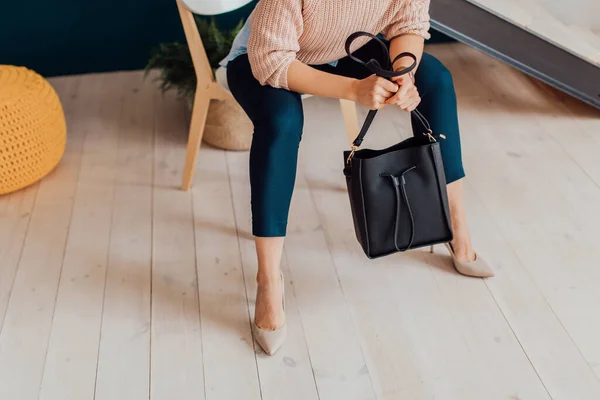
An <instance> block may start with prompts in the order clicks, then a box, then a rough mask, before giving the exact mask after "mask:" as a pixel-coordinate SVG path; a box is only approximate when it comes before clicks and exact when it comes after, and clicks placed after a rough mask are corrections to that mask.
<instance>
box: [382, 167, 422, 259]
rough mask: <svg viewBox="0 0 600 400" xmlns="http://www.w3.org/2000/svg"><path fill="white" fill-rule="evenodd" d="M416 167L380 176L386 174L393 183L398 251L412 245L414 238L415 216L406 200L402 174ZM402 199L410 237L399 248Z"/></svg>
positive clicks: (395, 233)
mask: <svg viewBox="0 0 600 400" xmlns="http://www.w3.org/2000/svg"><path fill="white" fill-rule="evenodd" d="M415 168H417V167H416V166H415V165H413V166H412V167H410V168H408V169H407V170H405V171H404V172H403V173H402V174H400V176H396V175H392V174H382V175H381V176H387V177H389V178H391V179H392V182H393V184H394V190H395V192H396V221H395V223H394V247H396V250H398V251H407V250H410V248H411V247H412V245H413V242H414V240H415V218H414V216H413V212H412V208H411V207H410V201H408V193H407V192H406V178H405V177H404V175H406V174H407V173H409V172H410V171H412V170H413V169H415ZM402 200H404V203H405V204H406V209H407V211H408V217H409V219H410V239H409V240H408V245H407V246H406V247H405V248H404V249H401V248H400V246H398V232H399V231H400V215H401V211H402Z"/></svg>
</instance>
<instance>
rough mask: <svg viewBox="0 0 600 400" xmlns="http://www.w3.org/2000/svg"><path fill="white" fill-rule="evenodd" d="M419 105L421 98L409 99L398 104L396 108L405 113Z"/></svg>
mask: <svg viewBox="0 0 600 400" xmlns="http://www.w3.org/2000/svg"><path fill="white" fill-rule="evenodd" d="M419 103H421V97H419V96H415V97H411V98H410V99H409V100H408V101H406V102H403V103H401V104H398V107H400V108H401V109H403V110H405V111H413V110H414V109H415V108H417V106H418V105H419Z"/></svg>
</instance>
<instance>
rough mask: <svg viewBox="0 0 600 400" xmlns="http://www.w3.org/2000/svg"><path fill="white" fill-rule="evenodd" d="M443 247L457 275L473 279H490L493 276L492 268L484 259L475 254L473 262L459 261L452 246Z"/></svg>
mask: <svg viewBox="0 0 600 400" xmlns="http://www.w3.org/2000/svg"><path fill="white" fill-rule="evenodd" d="M445 245H446V248H447V249H448V251H449V252H450V255H451V256H452V261H454V268H455V269H456V270H457V271H458V272H459V273H461V274H463V275H466V276H473V277H475V278H491V277H492V276H494V275H495V274H494V271H493V270H492V267H490V266H489V265H488V263H487V262H485V260H484V259H482V258H480V257H479V256H478V255H477V254H475V260H473V261H469V262H464V261H460V260H458V259H457V258H456V255H455V254H454V249H452V245H451V244H450V243H446V244H445Z"/></svg>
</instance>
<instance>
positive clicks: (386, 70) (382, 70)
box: [345, 32, 436, 160]
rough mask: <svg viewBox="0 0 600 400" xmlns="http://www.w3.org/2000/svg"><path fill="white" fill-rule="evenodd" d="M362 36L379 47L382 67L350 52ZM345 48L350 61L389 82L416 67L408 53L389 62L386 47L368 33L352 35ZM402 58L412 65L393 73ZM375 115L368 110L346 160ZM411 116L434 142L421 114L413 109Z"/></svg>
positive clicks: (362, 138)
mask: <svg viewBox="0 0 600 400" xmlns="http://www.w3.org/2000/svg"><path fill="white" fill-rule="evenodd" d="M364 36H367V37H370V38H371V39H373V40H375V41H376V42H377V43H378V44H379V45H380V46H381V49H382V51H383V54H384V55H385V60H384V61H383V63H384V65H383V66H382V65H381V64H380V62H379V61H377V60H375V59H373V58H372V59H370V60H369V61H367V62H365V61H363V60H361V59H360V58H358V57H356V56H355V55H353V54H352V50H351V47H352V43H354V41H355V40H356V39H358V38H360V37H364ZM345 47H346V54H348V57H349V58H350V59H351V60H353V61H355V62H357V63H359V64H361V65H363V66H364V67H365V68H367V69H368V70H369V71H370V72H371V73H373V74H375V75H377V76H381V77H383V78H386V79H389V80H391V79H392V78H393V77H396V76H401V75H404V74H407V73H409V72H411V71H413V70H414V69H415V68H416V67H417V57H416V56H415V55H414V54H412V53H409V52H404V53H400V54H398V56H396V58H395V59H394V60H393V61H391V60H390V52H389V50H388V48H387V45H386V44H385V43H384V42H383V40H381V39H380V38H378V37H377V36H375V35H373V34H370V33H368V32H355V33H353V34H352V35H350V36H349V37H348V39H347V40H346V46H345ZM403 57H409V58H412V59H413V63H412V64H411V65H410V66H408V67H406V68H404V69H401V70H399V71H394V70H393V69H392V67H393V65H394V63H395V62H396V61H398V60H399V59H401V58H403ZM376 115H377V110H370V111H369V113H368V114H367V118H366V119H365V122H364V124H363V126H362V128H361V130H360V132H359V134H358V136H357V137H356V139H354V142H353V143H352V153H351V155H350V157H349V158H348V160H350V159H351V158H352V156H353V155H354V152H355V151H356V150H358V148H359V147H360V145H361V144H362V142H363V140H364V139H365V136H366V135H367V132H368V131H369V128H370V127H371V124H372V123H373V120H374V119H375V116H376ZM412 116H413V121H417V122H419V124H420V125H421V126H422V128H423V130H424V133H423V134H424V135H428V136H429V138H430V140H431V141H433V142H435V141H436V140H435V138H434V137H433V136H432V134H431V133H432V131H431V126H430V125H429V122H428V121H427V119H425V117H424V116H423V114H421V113H420V112H419V111H418V110H416V109H415V110H414V111H412Z"/></svg>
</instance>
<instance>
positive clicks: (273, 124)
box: [254, 104, 304, 145]
mask: <svg viewBox="0 0 600 400" xmlns="http://www.w3.org/2000/svg"><path fill="white" fill-rule="evenodd" d="M303 129H304V116H303V113H302V108H301V107H297V106H293V105H291V104H288V105H287V106H285V105H281V104H279V105H274V107H273V109H271V110H268V111H267V112H265V113H264V115H262V116H261V117H260V118H257V119H256V120H255V121H254V135H255V136H256V137H257V139H260V140H261V141H265V140H266V141H269V142H271V143H278V144H284V143H289V144H294V145H297V144H298V143H300V140H301V138H302V130H303Z"/></svg>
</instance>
